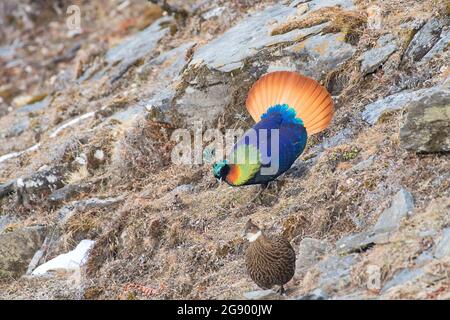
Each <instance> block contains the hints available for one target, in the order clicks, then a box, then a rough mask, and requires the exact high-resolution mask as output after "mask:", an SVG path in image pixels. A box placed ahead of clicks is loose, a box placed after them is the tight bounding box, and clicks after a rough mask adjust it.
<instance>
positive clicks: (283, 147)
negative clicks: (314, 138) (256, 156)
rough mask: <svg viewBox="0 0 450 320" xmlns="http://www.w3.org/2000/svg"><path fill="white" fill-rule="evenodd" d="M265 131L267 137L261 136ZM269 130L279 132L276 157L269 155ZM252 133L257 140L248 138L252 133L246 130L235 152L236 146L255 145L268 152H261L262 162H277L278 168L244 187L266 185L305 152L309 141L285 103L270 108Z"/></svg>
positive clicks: (258, 175)
mask: <svg viewBox="0 0 450 320" xmlns="http://www.w3.org/2000/svg"><path fill="white" fill-rule="evenodd" d="M264 129H265V130H267V134H261V135H260V132H261V130H264ZM271 129H278V130H279V141H278V142H279V152H278V154H275V152H272V146H271V131H270V130H271ZM252 130H255V131H256V133H257V139H256V141H254V140H252V139H249V137H250V136H251V135H252V134H253V133H252V132H251V131H247V132H246V133H245V134H244V136H243V137H242V138H241V139H240V140H239V141H238V143H237V144H236V145H235V147H234V150H236V148H237V147H238V146H239V145H242V144H245V145H248V144H253V145H255V142H256V147H257V148H258V150H262V148H265V149H266V150H267V154H264V153H261V157H260V160H261V163H262V164H263V165H267V166H269V165H270V163H271V161H277V162H278V164H279V169H278V171H277V172H276V173H275V174H273V175H261V174H260V173H258V174H256V175H255V176H254V177H253V178H252V179H251V180H249V181H248V182H247V183H246V184H254V183H265V182H269V181H272V180H274V179H276V178H277V177H278V176H279V175H281V174H282V173H284V172H285V171H287V170H288V169H289V168H290V167H291V165H292V164H293V163H294V161H295V160H296V159H297V158H298V157H299V156H300V154H301V153H302V152H303V150H304V149H305V146H306V142H307V138H308V136H307V132H306V129H305V127H304V126H303V121H302V120H301V119H299V118H297V117H296V112H295V110H294V109H292V108H290V107H289V106H288V105H287V104H277V105H274V106H272V107H270V108H269V109H268V110H267V112H266V113H264V114H263V115H262V116H261V120H260V121H259V122H258V123H256V124H255V125H254V126H253V128H252Z"/></svg>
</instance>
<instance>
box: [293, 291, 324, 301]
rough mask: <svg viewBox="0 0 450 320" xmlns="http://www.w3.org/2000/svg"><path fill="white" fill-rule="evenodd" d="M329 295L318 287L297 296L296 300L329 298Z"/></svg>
mask: <svg viewBox="0 0 450 320" xmlns="http://www.w3.org/2000/svg"><path fill="white" fill-rule="evenodd" d="M327 299H328V295H327V294H326V292H324V291H323V290H322V289H321V288H317V289H315V290H314V291H312V292H311V293H308V294H305V295H304V296H300V297H298V298H296V300H327Z"/></svg>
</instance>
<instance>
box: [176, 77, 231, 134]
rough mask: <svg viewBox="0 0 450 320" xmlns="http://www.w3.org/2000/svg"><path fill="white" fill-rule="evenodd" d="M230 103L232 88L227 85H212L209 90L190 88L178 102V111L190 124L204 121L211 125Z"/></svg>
mask: <svg viewBox="0 0 450 320" xmlns="http://www.w3.org/2000/svg"><path fill="white" fill-rule="evenodd" d="M219 99H220V102H218V100H219ZM230 101H231V94H230V87H229V86H228V85H226V84H217V85H212V86H209V87H208V88H207V90H202V89H197V88H195V87H193V86H189V87H188V88H186V90H185V92H184V95H183V96H182V97H181V98H179V99H178V100H177V105H178V109H177V110H178V112H179V113H181V114H182V115H183V116H185V117H186V118H187V122H189V124H193V123H194V122H196V121H204V122H206V123H207V125H210V124H212V122H213V121H214V120H215V119H216V118H217V116H219V115H220V114H221V112H223V110H224V107H225V106H227V105H228V104H229V103H230Z"/></svg>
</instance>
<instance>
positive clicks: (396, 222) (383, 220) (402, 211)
mask: <svg viewBox="0 0 450 320" xmlns="http://www.w3.org/2000/svg"><path fill="white" fill-rule="evenodd" d="M413 209H414V199H413V197H412V195H411V193H409V192H408V191H407V190H405V189H403V188H402V189H400V191H399V192H397V194H396V195H395V196H394V199H393V200H392V203H391V205H390V207H389V208H387V209H386V210H384V211H383V212H382V213H381V215H380V217H379V218H378V221H377V223H376V224H375V226H374V228H373V230H374V231H376V232H381V231H384V232H386V231H392V230H396V229H398V227H399V226H400V223H401V221H402V219H403V218H405V217H406V216H408V214H410V213H411V211H412V210H413Z"/></svg>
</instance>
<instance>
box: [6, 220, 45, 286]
mask: <svg viewBox="0 0 450 320" xmlns="http://www.w3.org/2000/svg"><path fill="white" fill-rule="evenodd" d="M45 232H46V228H45V227H43V226H33V227H26V228H21V229H18V230H15V231H13V232H8V233H4V234H0V278H9V277H13V278H17V277H20V276H21V275H23V274H24V273H25V272H26V271H27V267H28V264H29V263H30V261H31V259H32V258H33V256H34V254H35V252H36V251H37V250H39V248H40V247H41V245H42V243H43V242H44V238H45Z"/></svg>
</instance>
